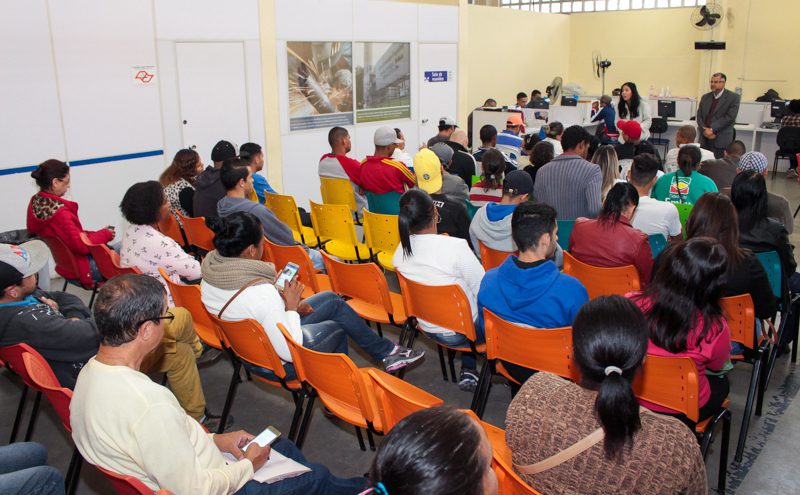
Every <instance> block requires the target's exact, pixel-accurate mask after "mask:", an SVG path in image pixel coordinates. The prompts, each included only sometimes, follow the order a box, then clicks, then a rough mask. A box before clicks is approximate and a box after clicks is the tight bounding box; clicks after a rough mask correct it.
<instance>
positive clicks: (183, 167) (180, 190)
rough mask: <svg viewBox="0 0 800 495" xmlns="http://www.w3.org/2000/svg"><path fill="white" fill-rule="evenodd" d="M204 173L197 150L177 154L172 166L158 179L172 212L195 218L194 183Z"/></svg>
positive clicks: (184, 150)
mask: <svg viewBox="0 0 800 495" xmlns="http://www.w3.org/2000/svg"><path fill="white" fill-rule="evenodd" d="M202 171H203V160H201V159H200V155H199V154H197V152H196V151H195V150H191V149H182V150H180V151H178V152H177V153H175V158H173V159H172V163H171V164H170V166H169V167H167V169H166V170H164V172H162V173H161V177H159V178H158V181H159V182H160V183H161V186H162V187H164V194H166V196H167V201H169V207H170V209H171V210H172V211H177V212H178V213H180V214H181V215H183V216H185V217H191V216H194V183H195V180H196V179H197V176H198V175H200V173H201V172H202Z"/></svg>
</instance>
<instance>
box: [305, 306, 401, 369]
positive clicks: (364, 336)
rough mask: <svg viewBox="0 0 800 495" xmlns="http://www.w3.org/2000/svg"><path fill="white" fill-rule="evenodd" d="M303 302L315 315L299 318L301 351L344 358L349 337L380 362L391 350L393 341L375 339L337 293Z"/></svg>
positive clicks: (375, 336)
mask: <svg viewBox="0 0 800 495" xmlns="http://www.w3.org/2000/svg"><path fill="white" fill-rule="evenodd" d="M306 302H307V303H308V304H310V305H311V307H312V308H314V312H313V313H311V314H310V315H307V316H303V317H301V318H300V324H301V325H302V326H303V347H307V348H309V349H312V350H315V351H320V352H340V353H342V354H346V353H347V337H350V338H352V339H353V340H354V341H355V342H356V344H358V346H359V347H361V348H362V349H364V351H366V352H367V354H369V355H370V356H372V357H373V358H375V359H377V360H379V361H380V360H382V359H383V358H385V357H386V356H388V355H389V353H391V352H392V351H393V350H394V344H393V343H392V341H390V340H389V339H385V338H383V337H378V335H377V334H376V333H375V332H374V331H373V330H372V329H371V328H370V327H368V326H367V324H366V323H364V320H362V319H361V317H360V316H358V314H357V313H356V312H355V311H353V309H352V308H351V307H350V306H348V305H347V303H346V302H344V300H343V299H342V298H341V297H339V296H338V295H337V294H336V293H334V292H330V291H325V292H320V293H319V294H314V295H313V296H311V297H309V298H308V299H306Z"/></svg>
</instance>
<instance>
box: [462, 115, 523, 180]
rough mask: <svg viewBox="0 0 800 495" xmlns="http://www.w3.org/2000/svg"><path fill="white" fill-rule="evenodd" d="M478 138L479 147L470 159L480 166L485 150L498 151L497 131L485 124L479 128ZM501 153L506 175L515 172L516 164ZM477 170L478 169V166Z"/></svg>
mask: <svg viewBox="0 0 800 495" xmlns="http://www.w3.org/2000/svg"><path fill="white" fill-rule="evenodd" d="M479 136H480V138H481V145H480V147H479V148H478V151H476V152H475V153H473V154H472V157H473V158H475V162H477V163H478V164H480V163H481V161H482V160H483V155H484V154H485V153H486V151H487V150H490V149H498V148H497V129H496V128H495V127H494V126H493V125H491V124H486V125H484V126H483V127H481V130H480V134H479ZM498 151H500V150H498ZM501 153H502V154H503V160H505V167H506V168H505V172H506V173H508V172H511V171H512V170H516V169H517V165H516V163H515V162H514V161H512V160H511V158H509V157H508V155H507V154H506V153H503V152H502V151H501ZM478 168H480V167H479V166H478ZM476 175H477V173H476Z"/></svg>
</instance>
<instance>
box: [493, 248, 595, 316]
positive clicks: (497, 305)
mask: <svg viewBox="0 0 800 495" xmlns="http://www.w3.org/2000/svg"><path fill="white" fill-rule="evenodd" d="M513 258H514V256H509V257H508V258H507V259H506V260H505V261H504V262H503V264H502V265H500V266H499V267H497V268H495V269H493V270H489V271H488V272H486V275H484V277H483V281H482V282H481V288H480V291H479V292H478V314H479V321H480V327H481V328H483V308H488V309H489V310H490V311H492V312H493V313H494V314H496V315H497V316H499V317H500V318H503V319H504V320H507V321H510V322H513V323H522V324H524V325H530V326H532V327H536V328H558V327H566V326H570V325H572V321H573V320H574V319H575V315H576V314H578V310H579V309H580V308H581V306H583V305H584V303H586V302H587V301H588V300H589V294H588V293H587V292H586V288H584V287H583V285H582V284H581V283H580V282H579V281H578V279H576V278H574V277H571V276H569V275H564V274H562V273H561V272H559V271H558V268H557V267H556V264H555V263H553V262H552V261H545V262H544V263H542V264H540V265H539V266H535V267H533V268H527V269H523V268H519V267H518V266H517V265H516V263H514V259H513Z"/></svg>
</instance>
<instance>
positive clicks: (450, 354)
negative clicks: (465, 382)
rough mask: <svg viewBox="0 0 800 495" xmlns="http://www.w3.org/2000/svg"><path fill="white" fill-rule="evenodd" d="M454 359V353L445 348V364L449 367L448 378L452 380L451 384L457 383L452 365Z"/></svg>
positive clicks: (453, 364)
mask: <svg viewBox="0 0 800 495" xmlns="http://www.w3.org/2000/svg"><path fill="white" fill-rule="evenodd" d="M455 359H456V351H454V350H453V349H450V348H449V347H448V348H447V363H448V364H449V365H450V378H452V379H453V383H458V380H457V379H456V365H455V363H454V361H455Z"/></svg>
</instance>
